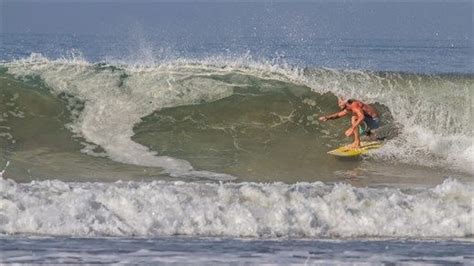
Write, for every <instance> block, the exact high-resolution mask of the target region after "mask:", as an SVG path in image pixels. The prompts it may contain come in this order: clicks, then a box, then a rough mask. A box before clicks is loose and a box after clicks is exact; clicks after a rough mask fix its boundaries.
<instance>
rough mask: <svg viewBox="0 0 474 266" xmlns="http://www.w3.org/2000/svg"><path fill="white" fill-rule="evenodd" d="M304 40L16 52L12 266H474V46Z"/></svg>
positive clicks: (8, 86) (161, 41)
mask: <svg viewBox="0 0 474 266" xmlns="http://www.w3.org/2000/svg"><path fill="white" fill-rule="evenodd" d="M206 5H209V6H211V7H212V4H206ZM275 6H276V7H278V5H277V4H275ZM266 7H268V6H266ZM220 8H222V7H220ZM243 10H244V11H245V8H244V9H243ZM256 10H259V8H257V9H256ZM275 10H276V11H275ZM275 10H270V11H268V10H267V11H266V12H267V13H266V15H267V16H268V14H272V12H277V11H278V10H279V9H278V8H276V9H275ZM238 11H239V10H237V11H236V12H238ZM240 11H242V10H240ZM183 12H184V11H183ZM188 12H189V10H188ZM254 12H256V11H254ZM244 25H246V26H249V25H252V22H249V23H248V25H247V24H244ZM289 25H290V24H289ZM240 26H242V25H240ZM240 26H235V28H234V30H235V32H239V30H238V29H239V27H240ZM293 26H295V25H293ZM196 27H199V26H196ZM231 28H232V27H231ZM297 28H298V27H296V28H293V29H292V30H291V31H290V33H291V34H289V33H288V32H287V31H284V32H283V31H277V30H275V28H272V27H269V28H268V30H267V31H265V34H262V33H260V34H254V35H252V34H250V35H249V36H242V34H240V35H239V34H235V35H229V34H227V35H226V34H223V33H222V32H219V31H217V32H216V34H215V35H212V34H209V33H206V34H204V35H202V34H201V35H199V34H198V35H190V36H185V35H183V34H181V33H180V32H179V31H172V30H171V29H168V30H163V29H160V30H159V31H158V32H159V34H156V33H155V34H154V33H153V32H150V31H148V30H147V29H146V27H145V28H142V27H141V26H140V25H134V26H131V27H130V28H127V30H126V31H124V33H122V34H110V35H102V34H65V33H57V34H53V33H48V34H39V33H16V34H15V33H3V34H1V35H0V38H1V46H0V60H1V63H0V95H1V97H0V99H1V101H2V102H1V104H0V114H1V116H0V145H1V147H2V150H1V153H0V164H1V167H0V168H1V169H3V172H1V174H2V176H1V178H0V195H1V197H0V234H1V236H0V246H1V249H0V250H1V251H2V252H1V255H0V261H1V262H2V263H146V262H168V263H173V262H175V263H186V262H187V263H189V262H200V263H203V264H204V263H206V264H207V263H223V262H227V263H275V264H288V263H308V264H318V263H337V264H345V263H347V264H357V263H428V264H447V263H464V264H469V263H473V257H472V254H471V253H472V249H473V244H472V240H473V232H474V222H473V219H474V217H473V204H474V203H473V202H474V201H473V198H474V183H473V181H474V179H473V173H474V169H473V161H474V147H473V134H472V124H473V122H474V120H473V116H472V108H473V104H472V103H473V99H474V94H473V93H474V72H473V68H472V66H473V65H472V46H471V43H469V40H467V39H419V38H414V39H376V38H374V39H370V38H360V39H358V38H350V39H334V38H322V37H320V36H315V35H313V34H311V32H310V31H307V29H305V28H304V29H302V30H297ZM175 30H176V29H175ZM305 30H306V31H305ZM235 32H234V33H235ZM244 35H245V34H244ZM282 35H283V36H284V37H285V38H282ZM209 36H211V37H209ZM337 96H344V97H347V98H356V99H361V100H362V101H364V102H367V103H370V104H373V105H374V106H375V107H376V108H377V110H378V111H379V112H380V114H381V118H382V128H381V129H380V130H379V131H378V132H377V134H379V135H381V136H383V137H386V141H385V143H384V145H383V147H382V148H380V149H378V150H376V151H374V152H372V153H369V154H368V155H366V156H363V157H359V158H355V159H338V158H334V157H332V156H329V155H327V154H326V152H327V151H328V150H331V149H334V148H336V147H338V146H340V145H341V144H345V143H349V142H350V141H351V140H350V139H348V138H346V137H345V136H344V134H343V133H344V131H345V129H346V128H347V127H348V124H349V121H348V119H339V120H336V121H330V122H325V123H322V122H320V121H319V120H318V117H319V116H321V115H323V114H327V113H331V112H335V111H337V105H336V99H337Z"/></svg>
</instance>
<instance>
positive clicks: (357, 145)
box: [348, 143, 360, 149]
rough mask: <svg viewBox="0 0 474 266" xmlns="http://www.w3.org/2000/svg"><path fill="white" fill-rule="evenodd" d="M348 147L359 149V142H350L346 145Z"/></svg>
mask: <svg viewBox="0 0 474 266" xmlns="http://www.w3.org/2000/svg"><path fill="white" fill-rule="evenodd" d="M348 148H349V149H360V143H352V144H351V145H349V146H348Z"/></svg>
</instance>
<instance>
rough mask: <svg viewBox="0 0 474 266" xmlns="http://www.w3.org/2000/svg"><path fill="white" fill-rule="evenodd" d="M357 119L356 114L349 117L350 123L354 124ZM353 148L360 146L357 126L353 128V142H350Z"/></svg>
mask: <svg viewBox="0 0 474 266" xmlns="http://www.w3.org/2000/svg"><path fill="white" fill-rule="evenodd" d="M356 121H357V116H352V118H351V123H352V125H355V123H356ZM352 147H353V148H360V134H359V128H356V129H355V130H354V142H353V143H352Z"/></svg>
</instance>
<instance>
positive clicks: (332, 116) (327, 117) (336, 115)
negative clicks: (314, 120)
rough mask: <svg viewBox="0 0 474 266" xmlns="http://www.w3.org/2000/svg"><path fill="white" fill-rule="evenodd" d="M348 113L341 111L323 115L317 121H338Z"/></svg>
mask: <svg viewBox="0 0 474 266" xmlns="http://www.w3.org/2000/svg"><path fill="white" fill-rule="evenodd" d="M348 113H349V112H348V111H347V110H342V111H340V112H337V113H334V114H330V115H323V116H321V117H320V118H319V120H320V121H328V120H332V119H338V118H341V117H343V116H345V115H347V114H348Z"/></svg>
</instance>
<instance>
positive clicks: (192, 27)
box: [0, 0, 473, 40]
mask: <svg viewBox="0 0 474 266" xmlns="http://www.w3.org/2000/svg"><path fill="white" fill-rule="evenodd" d="M1 1H2V0H0V3H1V4H0V5H1V17H2V24H1V31H2V33H67V34H111V35H116V34H121V33H123V32H125V31H127V32H128V31H130V30H133V29H134V28H136V27H139V28H140V30H142V31H143V32H144V33H145V34H151V35H153V34H156V35H160V34H161V35H173V36H174V37H178V38H179V37H180V36H189V35H194V36H202V37H203V38H206V37H207V36H220V37H222V38H227V37H237V38H252V37H255V36H259V37H262V36H263V37H265V36H266V35H268V36H275V34H277V35H278V34H281V36H282V38H305V37H306V38H308V37H309V38H358V39H378V38H379V39H441V40H444V39H464V40H472V34H473V26H472V13H473V4H472V1H465V2H459V1H457V2H436V3H433V2H430V1H415V2H398V1H397V2H390V3H385V2H381V1H371V2H368V1H352V2H349V3H345V2H340V1H339V2H327V1H322V2H321V1H318V2H311V1H306V2H303V1H299V2H285V1H276V2H272V1H260V2H237V1H231V2H232V3H229V1H225V2H226V3H224V2H203V1H198V2H196V1H195V2H189V1H187V2H186V1H185V2H182V1H179V2H176V1H175V2H171V3H169V2H168V3H165V2H163V1H161V2H160V1H141V2H140V3H137V2H133V1H124V0H122V1H120V2H111V1H99V2H94V1H82V2H80V1H66V0H63V1H46V2H45V1H31V0H30V1H25V0H15V1H13V0H3V2H1Z"/></svg>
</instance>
